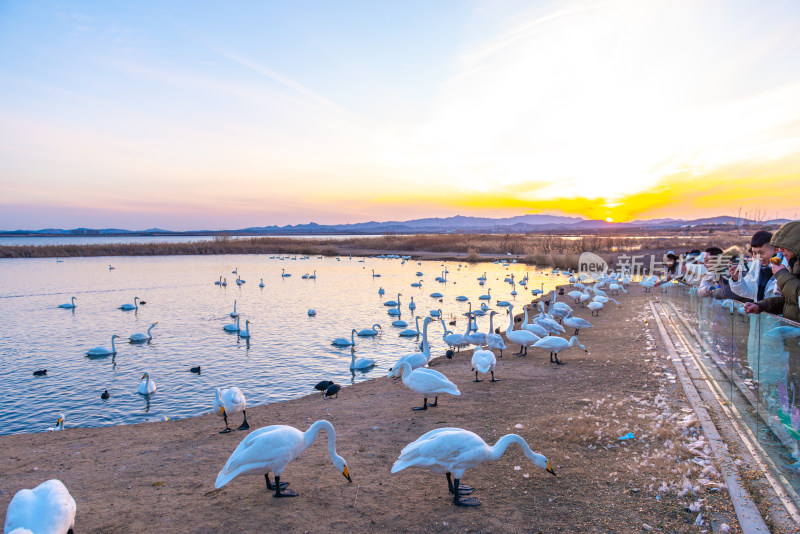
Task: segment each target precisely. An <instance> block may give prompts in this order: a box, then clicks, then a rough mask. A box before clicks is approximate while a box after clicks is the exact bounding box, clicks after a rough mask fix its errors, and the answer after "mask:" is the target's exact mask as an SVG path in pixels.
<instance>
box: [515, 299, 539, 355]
mask: <svg viewBox="0 0 800 534" xmlns="http://www.w3.org/2000/svg"><path fill="white" fill-rule="evenodd" d="M506 338H507V339H508V340H509V341H510V342H512V343H516V344H517V345H519V352H518V353H517V356H527V355H528V346H529V345H533V344H534V343H536V342H537V341H539V340H540V339H541V338H540V337H539V336H537V335H536V334H534V333H533V332H528V331H527V330H514V306H513V304H512V305H511V306H509V307H508V328H506ZM523 351H524V352H523Z"/></svg>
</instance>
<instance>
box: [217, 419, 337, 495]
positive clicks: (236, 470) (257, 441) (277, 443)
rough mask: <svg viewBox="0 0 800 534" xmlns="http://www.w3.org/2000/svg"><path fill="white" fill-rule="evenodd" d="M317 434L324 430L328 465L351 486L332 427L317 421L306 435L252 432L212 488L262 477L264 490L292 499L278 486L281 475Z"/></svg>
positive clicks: (275, 429) (281, 428)
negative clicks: (271, 476)
mask: <svg viewBox="0 0 800 534" xmlns="http://www.w3.org/2000/svg"><path fill="white" fill-rule="evenodd" d="M320 430H325V432H326V433H327V434H328V455H329V456H330V458H331V463H333V466H334V467H335V468H336V469H338V470H339V471H340V472H341V473H342V474H343V475H344V476H345V478H347V480H348V481H350V482H352V480H351V479H350V473H349V471H348V469H347V463H346V462H345V460H344V458H342V457H341V456H339V455H338V454H337V453H336V431H335V430H334V428H333V425H332V424H330V423H329V422H328V421H325V420H320V421H317V422H316V423H314V424H313V425H311V427H309V429H308V430H306V431H305V432H301V431H299V430H298V429H296V428H294V427H291V426H286V425H273V426H267V427H264V428H259V429H258V430H254V431H253V432H251V433H250V434H249V435H248V436H247V437H245V438H244V439H243V440H242V442H241V443H239V445H238V446H237V447H236V449H235V450H234V451H233V454H231V457H230V458H229V459H228V461H227V462H226V463H225V467H223V468H222V470H221V471H220V472H219V475H217V480H216V482H214V487H216V488H221V487H223V486H224V485H225V484H227V483H228V482H230V481H231V480H233V479H234V478H236V477H238V476H239V475H264V478H265V479H266V482H267V489H269V490H275V495H274V496H275V497H295V496H296V495H297V493H296V492H295V491H293V490H288V489H286V487H287V486H288V485H289V484H288V482H281V474H282V473H283V470H284V469H285V468H286V466H287V465H288V464H289V463H290V462H291V461H292V460H294V459H295V458H297V457H298V456H300V453H302V452H303V451H304V450H306V449H307V448H308V447H310V446H311V444H312V443H314V440H316V439H317V435H318V434H319V432H320ZM270 472H272V473H274V474H275V484H274V485H273V484H272V483H271V482H270V480H269V473H270Z"/></svg>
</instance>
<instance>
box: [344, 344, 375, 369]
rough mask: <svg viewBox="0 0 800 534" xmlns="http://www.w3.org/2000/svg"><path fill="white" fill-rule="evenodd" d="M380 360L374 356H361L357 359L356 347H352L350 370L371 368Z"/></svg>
mask: <svg viewBox="0 0 800 534" xmlns="http://www.w3.org/2000/svg"><path fill="white" fill-rule="evenodd" d="M377 363H378V362H376V361H375V360H373V359H372V358H359V359H357V360H356V349H355V347H350V370H351V371H363V370H365V369H371V368H373V367H375V365H376V364H377Z"/></svg>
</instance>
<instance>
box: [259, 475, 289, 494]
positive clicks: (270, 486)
mask: <svg viewBox="0 0 800 534" xmlns="http://www.w3.org/2000/svg"><path fill="white" fill-rule="evenodd" d="M264 478H265V479H266V481H267V489H268V490H274V489H275V484H273V483H272V482H270V480H269V475H268V474H267V475H264ZM280 486H281V491H283V490H285V489H286V488H288V487H289V483H288V482H281V483H280Z"/></svg>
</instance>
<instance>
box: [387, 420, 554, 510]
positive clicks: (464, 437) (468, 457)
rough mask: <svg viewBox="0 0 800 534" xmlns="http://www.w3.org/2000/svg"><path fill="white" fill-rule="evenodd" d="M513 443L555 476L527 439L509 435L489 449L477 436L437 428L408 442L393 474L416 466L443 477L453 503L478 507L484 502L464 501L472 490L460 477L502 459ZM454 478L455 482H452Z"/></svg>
mask: <svg viewBox="0 0 800 534" xmlns="http://www.w3.org/2000/svg"><path fill="white" fill-rule="evenodd" d="M513 443H517V444H518V445H519V446H520V447H521V448H522V452H523V454H525V456H526V457H527V458H528V459H529V460H530V461H532V462H533V463H534V465H536V466H537V467H541V468H542V469H544V470H546V471H547V472H548V473H550V474H551V475H555V474H556V473H555V471H553V468H552V467H550V462H548V461H547V458H545V457H544V456H542V455H541V454H537V453H535V452H533V451H532V450H531V448H530V447H529V446H528V444H527V443H526V442H525V440H524V439H522V438H521V437H520V436H518V435H516V434H506V435H505V436H503V437H502V438H500V439H499V440H497V442H496V443H495V444H494V446H490V445H489V444H487V443H486V442H485V441H483V439H482V438H481V437H480V436H478V435H477V434H475V433H473V432H470V431H468V430H463V429H461V428H437V429H435V430H431V431H430V432H426V433H425V434H423V435H422V436H420V437H419V438H417V439H416V440H415V441H413V442H412V443H409V444H408V445H406V446H405V447H403V450H402V451H400V456H399V457H398V458H397V461H396V462H395V463H394V465H393V466H392V473H397V472H399V471H402V470H403V469H406V468H408V467H416V468H419V469H426V470H428V471H431V472H433V473H437V474H444V475H445V476H446V477H447V487H448V489H449V490H450V493H452V494H453V504H455V505H456V506H479V505H480V504H481V502H480V501H479V500H478V499H476V498H474V497H470V498H468V499H462V498H461V495H469V494H470V493H472V491H473V488H471V487H469V486H462V485H461V483H460V480H461V477H462V476H464V472H465V471H466V470H467V469H472V468H473V467H477V466H479V465H480V464H482V463H483V462H487V461H488V462H493V461H495V460H497V459H499V458H500V457H501V456H502V455H503V453H504V452H506V449H507V448H508V447H509V445H511V444H513ZM451 475H452V477H453V479H454V480H451V478H450V477H451Z"/></svg>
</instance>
